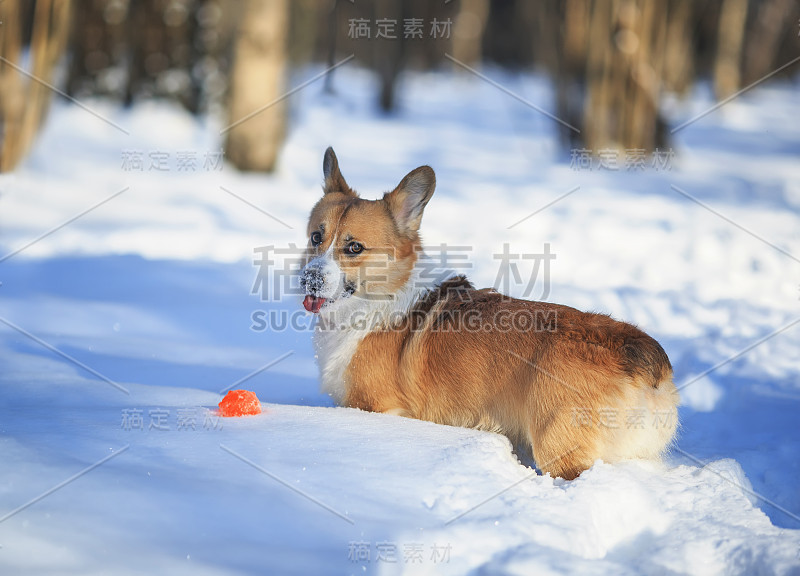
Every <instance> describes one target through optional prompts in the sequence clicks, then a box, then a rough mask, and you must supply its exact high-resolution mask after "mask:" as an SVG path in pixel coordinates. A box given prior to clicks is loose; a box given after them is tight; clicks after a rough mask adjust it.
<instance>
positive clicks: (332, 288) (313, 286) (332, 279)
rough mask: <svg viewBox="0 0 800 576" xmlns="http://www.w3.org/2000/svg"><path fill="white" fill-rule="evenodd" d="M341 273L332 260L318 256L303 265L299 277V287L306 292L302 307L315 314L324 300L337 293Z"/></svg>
mask: <svg viewBox="0 0 800 576" xmlns="http://www.w3.org/2000/svg"><path fill="white" fill-rule="evenodd" d="M341 277H342V271H341V269H340V268H339V266H337V265H336V262H334V261H333V260H332V259H330V258H327V257H325V256H318V257H316V258H314V259H312V260H311V261H310V262H309V263H308V264H306V265H305V267H304V268H303V271H302V273H301V275H300V285H301V286H302V287H303V289H304V290H305V291H306V297H305V298H304V299H303V307H304V308H305V309H306V310H308V311H309V312H313V313H314V314H317V313H318V312H319V311H320V309H321V308H322V305H323V304H325V302H326V300H330V299H332V298H333V297H334V296H336V295H337V292H338V291H339V284H340V283H341Z"/></svg>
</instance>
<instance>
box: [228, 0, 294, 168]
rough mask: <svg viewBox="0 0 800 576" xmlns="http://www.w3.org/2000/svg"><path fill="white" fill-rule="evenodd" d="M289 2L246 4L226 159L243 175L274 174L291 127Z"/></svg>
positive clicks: (259, 0)
mask: <svg viewBox="0 0 800 576" xmlns="http://www.w3.org/2000/svg"><path fill="white" fill-rule="evenodd" d="M288 16H289V5H288V0H245V2H244V3H243V10H242V13H241V20H240V22H241V23H240V27H239V34H238V39H237V41H236V47H235V56H234V58H235V60H234V63H233V70H232V72H231V79H230V93H229V103H228V108H229V120H230V123H231V127H230V129H229V130H228V132H227V143H226V157H227V158H228V160H230V161H231V162H232V163H233V164H234V165H235V166H236V167H237V168H239V169H241V170H253V171H266V172H268V171H271V170H272V169H273V168H274V167H275V162H276V160H277V156H278V152H279V150H280V146H281V144H282V142H283V138H284V133H285V124H286V101H285V100H283V99H282V97H283V95H284V93H285V87H286V83H285V73H286V57H287V51H286V46H287V30H288V24H289V22H288V19H289V18H288Z"/></svg>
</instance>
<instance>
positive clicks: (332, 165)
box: [322, 146, 357, 196]
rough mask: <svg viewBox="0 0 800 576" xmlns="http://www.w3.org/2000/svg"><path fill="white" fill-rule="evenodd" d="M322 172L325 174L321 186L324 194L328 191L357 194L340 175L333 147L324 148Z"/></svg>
mask: <svg viewBox="0 0 800 576" xmlns="http://www.w3.org/2000/svg"><path fill="white" fill-rule="evenodd" d="M322 173H323V175H324V176H325V184H324V186H323V187H322V189H323V191H324V193H325V194H328V193H330V192H341V193H342V194H348V195H350V196H357V194H356V193H355V192H354V191H353V189H352V188H350V186H348V185H347V182H346V181H345V179H344V176H342V173H341V171H340V170H339V161H338V160H337V159H336V153H335V152H334V151H333V148H331V147H330V146H328V149H327V150H325V159H324V160H323V161H322Z"/></svg>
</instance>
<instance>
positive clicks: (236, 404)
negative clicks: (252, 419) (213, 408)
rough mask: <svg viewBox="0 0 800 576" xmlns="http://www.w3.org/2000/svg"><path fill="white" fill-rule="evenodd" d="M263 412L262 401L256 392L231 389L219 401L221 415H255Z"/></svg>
mask: <svg viewBox="0 0 800 576" xmlns="http://www.w3.org/2000/svg"><path fill="white" fill-rule="evenodd" d="M255 414H261V403H260V402H259V401H258V397H257V396H256V393H255V392H250V390H231V391H230V392H228V393H227V394H226V395H225V398H223V399H222V402H220V403H219V415H220V416H253V415H255Z"/></svg>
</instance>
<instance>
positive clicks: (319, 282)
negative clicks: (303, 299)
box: [300, 267, 325, 296]
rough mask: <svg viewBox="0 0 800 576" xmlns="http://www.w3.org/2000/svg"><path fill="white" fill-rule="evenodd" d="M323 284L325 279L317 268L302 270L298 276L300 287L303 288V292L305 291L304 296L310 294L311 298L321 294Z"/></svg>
mask: <svg viewBox="0 0 800 576" xmlns="http://www.w3.org/2000/svg"><path fill="white" fill-rule="evenodd" d="M324 283H325V279H324V277H323V276H322V272H321V271H320V269H319V268H316V267H306V268H303V273H302V275H301V276H300V286H302V287H303V290H305V291H306V294H311V295H313V296H317V295H319V293H320V292H322V287H323V284H324Z"/></svg>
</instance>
